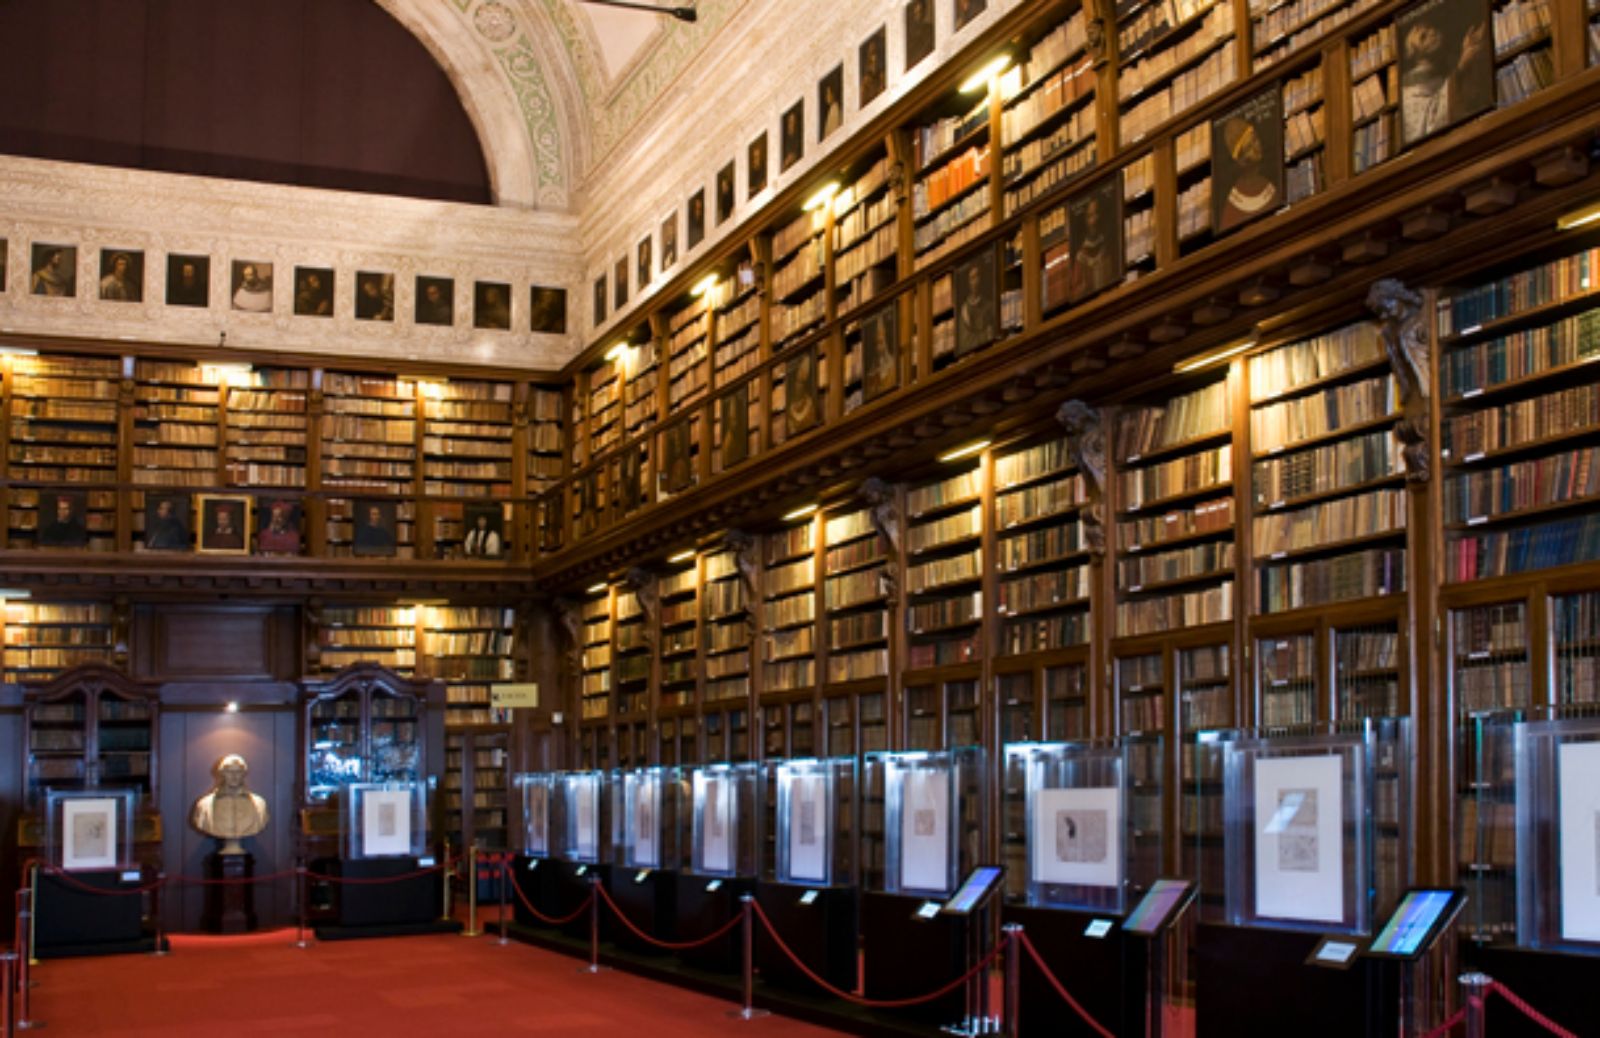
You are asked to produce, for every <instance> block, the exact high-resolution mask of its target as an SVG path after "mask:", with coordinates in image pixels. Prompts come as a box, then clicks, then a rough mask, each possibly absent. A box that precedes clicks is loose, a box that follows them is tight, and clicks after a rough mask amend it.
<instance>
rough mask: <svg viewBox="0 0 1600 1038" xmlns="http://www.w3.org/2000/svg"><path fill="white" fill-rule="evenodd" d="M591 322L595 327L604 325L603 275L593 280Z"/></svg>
mask: <svg viewBox="0 0 1600 1038" xmlns="http://www.w3.org/2000/svg"><path fill="white" fill-rule="evenodd" d="M593 320H594V324H595V325H596V327H598V326H599V325H602V324H605V323H606V276H605V275H604V274H601V275H600V276H599V277H597V278H595V279H594V318H593Z"/></svg>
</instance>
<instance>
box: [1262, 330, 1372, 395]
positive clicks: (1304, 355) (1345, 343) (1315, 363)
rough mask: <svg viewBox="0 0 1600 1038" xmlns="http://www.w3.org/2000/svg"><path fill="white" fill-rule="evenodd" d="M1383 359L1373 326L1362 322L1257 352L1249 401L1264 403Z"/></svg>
mask: <svg viewBox="0 0 1600 1038" xmlns="http://www.w3.org/2000/svg"><path fill="white" fill-rule="evenodd" d="M1383 359H1384V350H1383V342H1382V340H1381V339H1380V338H1379V337H1378V328H1377V325H1375V324H1373V323H1371V322H1369V321H1362V322H1359V323H1357V324H1351V325H1346V326H1345V327H1343V328H1339V329H1337V330H1335V331H1331V332H1327V333H1324V334H1322V335H1317V336H1314V337H1312V338H1309V339H1301V340H1298V341H1296V342H1292V343H1289V344H1288V345H1285V346H1280V347H1278V348H1276V349H1272V350H1268V351H1266V352H1265V353H1258V354H1256V355H1255V356H1253V357H1251V358H1250V361H1249V364H1248V373H1249V376H1250V399H1251V400H1252V401H1253V402H1254V401H1262V400H1268V399H1271V398H1272V397H1275V396H1279V395H1282V394H1283V393H1286V392H1290V391H1292V390H1294V389H1296V388H1298V387H1300V386H1303V385H1305V384H1306V383H1308V382H1317V381H1320V380H1322V379H1325V378H1331V377H1332V376H1334V375H1338V374H1340V373H1342V372H1346V371H1351V370H1354V369H1356V368H1361V367H1365V366H1367V365H1369V364H1373V363H1376V362H1378V361H1381V360H1383Z"/></svg>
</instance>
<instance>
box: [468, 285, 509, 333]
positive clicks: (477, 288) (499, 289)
mask: <svg viewBox="0 0 1600 1038" xmlns="http://www.w3.org/2000/svg"><path fill="white" fill-rule="evenodd" d="M472 326H473V327H474V328H487V329H489V330H491V331H500V332H508V331H510V330H511V286H510V285H507V284H503V283H501V282H499V281H476V282H473V285H472Z"/></svg>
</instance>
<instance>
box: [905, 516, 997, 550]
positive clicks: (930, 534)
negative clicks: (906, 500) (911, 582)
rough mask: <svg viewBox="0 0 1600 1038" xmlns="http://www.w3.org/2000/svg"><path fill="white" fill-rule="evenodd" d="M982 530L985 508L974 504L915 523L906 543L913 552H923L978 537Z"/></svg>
mask: <svg viewBox="0 0 1600 1038" xmlns="http://www.w3.org/2000/svg"><path fill="white" fill-rule="evenodd" d="M982 530H983V510H982V509H981V508H980V507H979V506H977V505H973V506H972V507H971V508H970V509H968V510H966V511H962V512H955V513H953V514H951V515H947V516H945V517H944V518H942V519H934V520H929V521H927V522H921V523H916V524H914V525H913V526H912V527H911V529H910V531H909V532H908V534H907V537H906V544H907V547H908V548H909V549H910V551H911V553H912V554H914V555H915V554H921V553H922V552H925V551H931V550H933V549H935V548H941V547H944V546H945V545H949V544H955V543H957V542H960V541H964V540H968V539H970V538H973V537H976V536H978V534H979V533H981V532H982Z"/></svg>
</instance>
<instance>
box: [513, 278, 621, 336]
mask: <svg viewBox="0 0 1600 1038" xmlns="http://www.w3.org/2000/svg"><path fill="white" fill-rule="evenodd" d="M601 294H602V295H604V293H603V292H602V293H601ZM528 330H529V331H535V332H545V333H547V334H550V335H565V334H567V290H566V289H564V288H549V287H546V286H544V285H534V286H533V287H532V288H531V289H529V290H528Z"/></svg>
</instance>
